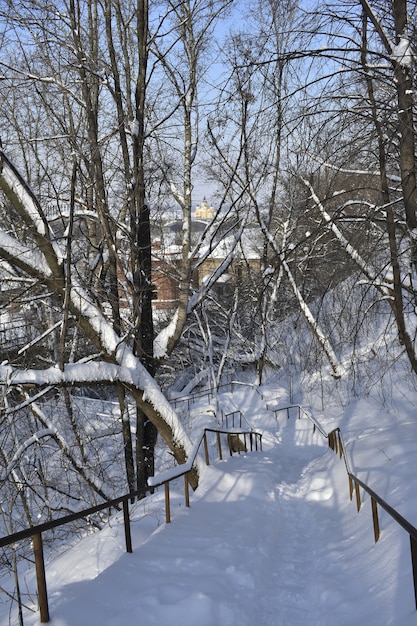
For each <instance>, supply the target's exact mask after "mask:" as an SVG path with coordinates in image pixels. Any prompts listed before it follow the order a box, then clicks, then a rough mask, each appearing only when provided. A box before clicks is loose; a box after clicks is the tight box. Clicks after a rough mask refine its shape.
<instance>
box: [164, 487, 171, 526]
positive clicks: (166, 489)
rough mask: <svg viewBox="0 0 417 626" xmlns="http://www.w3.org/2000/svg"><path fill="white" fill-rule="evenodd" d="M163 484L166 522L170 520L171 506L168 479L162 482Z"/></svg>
mask: <svg viewBox="0 0 417 626" xmlns="http://www.w3.org/2000/svg"><path fill="white" fill-rule="evenodd" d="M164 486H165V521H166V523H167V524H169V523H170V521H171V507H170V504H169V481H168V480H167V481H166V482H165V483H164Z"/></svg>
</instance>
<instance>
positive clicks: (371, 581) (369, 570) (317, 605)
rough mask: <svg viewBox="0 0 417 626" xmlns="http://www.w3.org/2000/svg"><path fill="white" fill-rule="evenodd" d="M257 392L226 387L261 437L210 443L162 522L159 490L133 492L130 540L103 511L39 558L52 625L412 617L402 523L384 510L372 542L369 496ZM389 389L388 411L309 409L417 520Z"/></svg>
mask: <svg viewBox="0 0 417 626" xmlns="http://www.w3.org/2000/svg"><path fill="white" fill-rule="evenodd" d="M264 394H265V400H263V401H262V400H261V399H260V397H259V396H258V395H257V394H255V393H252V392H248V389H247V388H242V390H241V391H239V392H238V393H235V394H234V395H233V397H229V398H228V399H227V398H226V400H225V402H226V401H227V402H228V408H230V407H232V405H234V406H235V407H240V408H242V410H243V411H244V413H245V415H246V417H247V418H248V419H249V421H250V422H251V423H252V425H253V426H254V428H255V429H256V430H260V431H261V432H263V451H262V452H253V453H242V454H241V455H240V456H237V455H235V456H234V457H233V458H230V457H228V458H227V459H225V460H224V461H222V462H216V463H214V460H215V448H214V447H213V450H212V451H211V458H212V461H213V463H212V464H211V465H210V466H209V467H207V468H206V469H205V470H204V472H203V475H202V477H201V483H200V486H199V488H198V489H197V491H196V492H194V493H193V494H192V495H191V506H190V508H189V509H188V508H186V507H185V506H184V495H183V491H182V482H180V483H179V485H178V489H177V490H175V491H174V490H173V493H172V494H171V495H172V522H171V524H168V525H167V524H165V520H164V505H163V493H156V494H154V496H152V497H150V498H148V499H146V500H145V501H142V502H141V503H139V504H137V505H135V506H134V507H133V509H132V512H131V515H132V539H133V554H127V553H125V550H124V535H123V523H122V519H121V518H120V519H117V518H114V520H112V522H111V524H109V526H108V527H106V528H105V529H103V530H102V531H101V532H99V533H96V534H93V535H90V536H88V537H86V538H85V539H83V540H82V541H80V542H79V543H78V544H77V545H76V547H75V548H72V549H71V550H68V552H66V553H64V554H62V555H61V556H59V557H56V558H55V559H54V560H53V561H52V562H51V563H48V564H47V581H48V593H49V607H50V614H51V622H50V623H51V625H52V626H98V625H100V626H125V625H126V626H127V625H130V624H137V625H141V626H154V625H155V626H168V625H169V626H197V625H198V626H246V625H247V626H249V625H250V626H253V625H254V624H257V625H259V626H269V625H271V626H351V625H355V626H362V625H366V626H411V625H417V611H416V609H415V602H414V593H413V582H412V575H411V559H410V549H409V538H408V535H407V534H406V533H405V531H403V530H402V529H401V528H400V527H399V526H397V525H396V524H395V522H393V521H391V519H390V518H389V517H388V516H387V515H386V514H384V513H383V512H382V511H381V512H380V525H381V538H380V540H379V542H378V543H377V544H374V540H373V528H372V518H371V510H370V502H369V498H368V497H365V495H364V496H363V506H362V510H361V511H360V512H359V513H357V511H356V505H355V503H354V502H351V501H350V499H349V490H348V481H347V477H346V473H345V468H344V463H343V461H340V459H339V457H338V455H336V454H335V453H334V452H332V451H331V450H330V449H329V448H328V446H327V443H326V441H325V440H323V439H322V437H321V436H320V434H319V433H317V432H316V433H313V430H312V425H311V423H310V422H309V421H308V420H306V419H301V420H297V419H294V417H292V418H291V419H290V420H287V418H286V415H285V413H282V414H280V416H279V418H278V420H276V419H275V417H274V415H273V413H272V412H271V411H268V410H267V409H266V406H265V403H266V401H267V400H268V399H269V400H270V401H271V400H272V398H273V397H275V392H274V391H273V390H271V389H264ZM400 398H402V400H401V402H402V404H401V406H400V405H399V404H398V405H397V414H396V415H395V416H394V415H393V414H392V410H393V409H392V410H391V409H390V410H388V409H386V408H385V409H383V408H381V403H378V402H376V401H375V399H373V400H372V399H371V398H370V399H369V401H367V402H366V403H365V401H362V402H361V403H360V404H359V405H356V404H349V405H347V406H346V407H345V408H342V407H341V405H339V404H338V406H337V408H336V407H331V406H327V407H326V410H325V411H324V412H322V414H321V415H320V416H319V421H320V423H321V424H322V425H323V426H324V428H325V429H326V430H327V431H329V430H331V429H332V428H334V427H335V426H337V425H340V426H341V428H342V431H343V432H344V434H345V441H346V443H347V447H348V454H349V455H350V460H351V463H352V467H353V469H354V471H355V472H356V473H357V474H358V475H359V477H360V478H362V479H363V480H365V481H366V482H368V483H369V484H370V486H371V487H373V488H374V489H375V490H376V491H377V492H378V493H380V495H381V496H382V497H385V498H386V499H387V500H388V502H389V503H390V504H392V505H393V506H397V507H398V508H399V509H400V512H401V513H402V514H403V515H405V516H406V517H407V518H408V519H409V521H410V522H411V523H414V524H416V522H417V502H415V500H416V498H415V493H416V488H417V480H416V478H415V477H414V474H415V462H414V459H415V453H416V451H417V423H416V422H417V420H416V419H415V417H414V415H413V412H414V410H413V402H412V401H410V400H406V399H405V398H404V397H403V396H400ZM414 400H417V395H415V396H414ZM274 402H276V400H274ZM399 402H400V400H399ZM278 404H281V405H285V404H286V402H285V400H281V401H278ZM200 410H201V407H200ZM226 410H227V409H226ZM337 411H338V413H337ZM365 415H366V422H364V416H365ZM413 494H414V495H413ZM413 500H414V501H413ZM26 584H27V585H28V586H32V581H31V579H30V575H28V576H27V577H26ZM8 623H9V615H8V614H7V615H6V614H5V615H2V616H0V624H1V625H2V626H3V625H5V624H8ZM12 623H17V622H16V621H14V622H13V620H12ZM24 623H25V626H31V625H32V626H33V625H34V624H38V623H39V615H38V614H37V613H32V614H30V613H28V612H25V615H24Z"/></svg>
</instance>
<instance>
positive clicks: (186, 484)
mask: <svg viewBox="0 0 417 626" xmlns="http://www.w3.org/2000/svg"><path fill="white" fill-rule="evenodd" d="M184 493H185V506H190V487H189V482H188V473H187V474H184Z"/></svg>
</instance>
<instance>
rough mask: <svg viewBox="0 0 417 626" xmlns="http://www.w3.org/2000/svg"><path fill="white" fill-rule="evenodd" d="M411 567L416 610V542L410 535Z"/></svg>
mask: <svg viewBox="0 0 417 626" xmlns="http://www.w3.org/2000/svg"><path fill="white" fill-rule="evenodd" d="M410 546H411V566H412V569H413V582H414V600H415V604H416V609H417V541H416V540H415V539H413V537H412V536H411V535H410Z"/></svg>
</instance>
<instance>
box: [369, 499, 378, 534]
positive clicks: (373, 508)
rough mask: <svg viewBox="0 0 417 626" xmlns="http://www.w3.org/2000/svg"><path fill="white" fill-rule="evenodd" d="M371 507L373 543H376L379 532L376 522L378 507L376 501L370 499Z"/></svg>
mask: <svg viewBox="0 0 417 626" xmlns="http://www.w3.org/2000/svg"><path fill="white" fill-rule="evenodd" d="M371 505H372V520H373V522H374V537H375V543H376V542H377V541H378V539H379V535H380V530H379V520H378V505H377V503H376V500H374V498H371Z"/></svg>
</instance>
